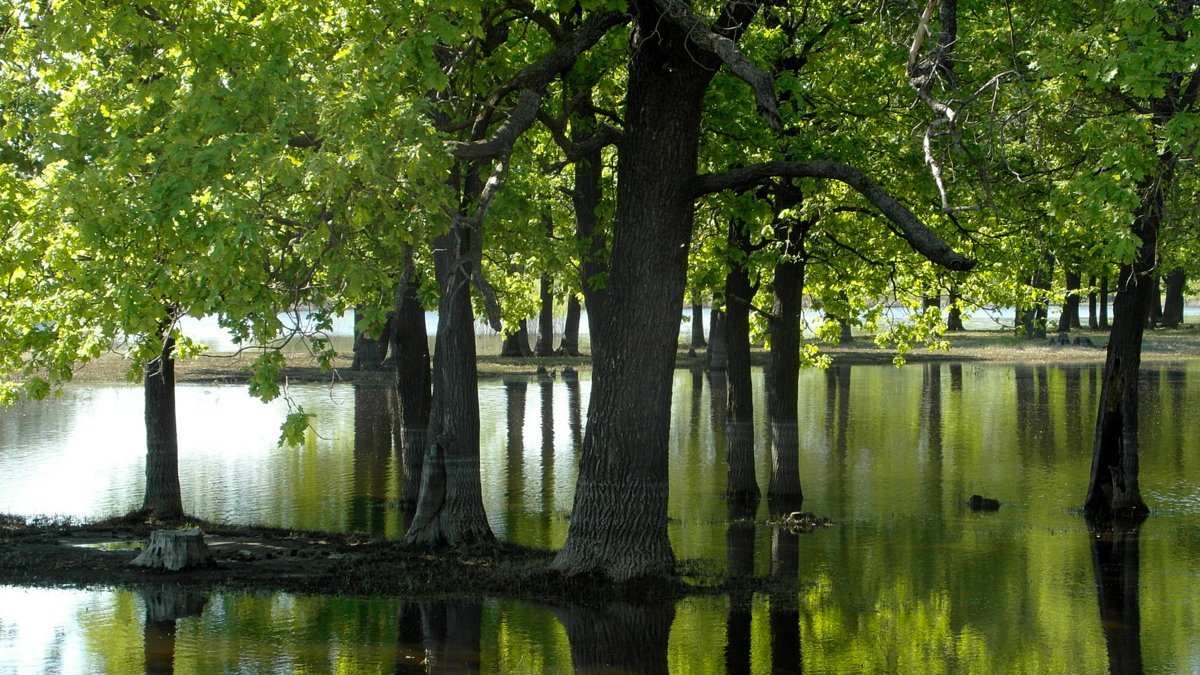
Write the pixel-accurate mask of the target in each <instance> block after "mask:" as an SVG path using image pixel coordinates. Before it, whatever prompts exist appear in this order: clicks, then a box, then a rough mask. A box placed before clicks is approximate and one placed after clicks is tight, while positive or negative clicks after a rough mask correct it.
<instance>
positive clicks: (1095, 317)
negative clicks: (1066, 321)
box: [1088, 277, 1100, 330]
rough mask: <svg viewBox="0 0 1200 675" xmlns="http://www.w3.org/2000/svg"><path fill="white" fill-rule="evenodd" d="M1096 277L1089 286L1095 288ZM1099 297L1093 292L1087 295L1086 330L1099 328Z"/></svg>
mask: <svg viewBox="0 0 1200 675" xmlns="http://www.w3.org/2000/svg"><path fill="white" fill-rule="evenodd" d="M1096 283H1097V280H1096V277H1092V278H1091V285H1092V287H1093V288H1094V287H1095V286H1096ZM1099 311H1100V307H1099V295H1098V293H1097V292H1096V291H1095V290H1093V291H1091V292H1089V293H1088V328H1091V329H1092V330H1095V329H1097V328H1099V327H1100V313H1099Z"/></svg>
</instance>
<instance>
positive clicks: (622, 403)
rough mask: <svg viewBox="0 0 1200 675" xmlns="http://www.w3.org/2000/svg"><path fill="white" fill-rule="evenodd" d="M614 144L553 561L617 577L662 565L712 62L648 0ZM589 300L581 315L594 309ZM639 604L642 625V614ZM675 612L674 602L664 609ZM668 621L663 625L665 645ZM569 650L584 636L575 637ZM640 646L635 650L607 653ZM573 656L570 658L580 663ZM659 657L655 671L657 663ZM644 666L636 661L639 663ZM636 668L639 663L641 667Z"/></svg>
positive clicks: (667, 567)
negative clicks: (579, 422) (573, 471)
mask: <svg viewBox="0 0 1200 675" xmlns="http://www.w3.org/2000/svg"><path fill="white" fill-rule="evenodd" d="M632 4H636V5H637V9H638V10H639V11H638V12H637V13H635V18H634V22H635V24H636V25H635V27H634V29H633V30H632V34H631V41H632V45H633V47H632V49H631V55H630V61H629V68H628V72H629V79H628V89H627V92H628V93H627V96H626V114H625V137H624V140H623V142H622V143H621V144H620V146H619V150H618V160H617V170H618V175H619V180H618V184H617V209H616V217H615V219H614V225H613V228H614V230H613V244H612V256H611V267H610V271H609V275H608V286H607V291H606V296H605V297H606V299H605V302H606V303H611V305H612V306H613V307H619V308H620V311H612V312H607V314H608V316H606V317H605V321H604V326H605V327H604V330H603V331H602V332H601V333H599V334H597V333H596V331H595V324H593V335H594V336H595V335H598V336H599V337H601V338H602V339H601V340H598V341H594V342H593V345H592V354H593V357H592V361H593V364H594V365H593V376H592V393H591V402H590V406H589V409H588V417H587V419H588V422H587V432H586V434H585V437H584V441H583V455H582V457H581V458H580V466H579V479H578V482H577V484H576V492H575V504H574V510H573V514H572V517H571V525H570V529H569V531H568V534H567V540H566V543H565V544H564V546H563V548H562V550H560V551H559V553H558V556H557V557H556V558H555V560H554V567H555V568H556V569H558V570H560V571H563V572H565V573H567V574H585V573H591V572H600V573H602V574H604V575H606V576H608V577H609V578H611V579H614V580H617V581H623V580H627V579H633V578H638V577H645V576H653V575H660V574H666V573H670V572H671V571H672V570H673V569H674V567H675V554H674V552H673V551H672V550H671V544H670V540H669V539H668V538H667V459H668V454H667V448H668V446H669V439H670V424H671V421H670V420H671V414H670V413H671V384H672V375H673V373H674V370H675V358H676V353H677V350H678V345H679V322H678V317H679V316H681V315H682V312H683V290H684V282H685V279H686V276H687V252H688V243H689V242H690V241H691V234H692V217H693V203H692V199H693V198H692V189H693V188H692V181H693V180H694V178H695V175H696V161H697V151H698V144H699V137H700V116H701V108H702V102H703V99H704V92H705V89H706V88H707V86H708V82H709V80H710V79H711V78H712V76H713V74H714V72H715V68H714V65H715V64H713V63H707V62H706V61H707V60H706V59H697V57H696V56H695V54H694V53H692V51H690V50H689V49H688V48H687V44H686V41H687V35H686V34H685V32H684V31H682V30H680V29H678V28H675V27H673V25H672V24H671V22H669V21H664V20H662V17H661V16H660V15H659V13H658V10H657V9H656V7H655V6H654V5H653V3H650V2H635V3H632ZM590 311H591V310H590V306H589V313H590ZM645 614H646V613H645V612H644V611H643V612H640V613H638V615H639V616H642V617H644V618H642V619H639V620H638V622H637V623H638V624H642V623H645V622H646V621H649V617H646V616H645ZM667 614H668V616H670V615H671V614H673V610H672V611H670V612H668V613H667ZM669 628H670V622H669V621H667V622H666V624H665V626H663V627H662V631H663V637H662V644H663V645H664V651H663V652H662V654H663V656H665V644H666V637H665V634H666V631H667V630H668V629H669ZM571 643H572V651H573V652H574V651H576V650H580V649H583V648H584V647H583V646H582V645H583V643H580V642H579V641H578V640H576V639H575V638H574V636H572V639H571ZM608 653H609V654H622V653H626V654H629V656H630V657H631V658H642V657H645V656H648V655H647V654H644V653H642V652H639V651H636V650H634V651H623V650H620V649H618V650H616V651H609V652H608ZM581 663H586V662H581V661H579V660H577V661H576V662H575V664H576V667H577V668H578V667H580V664H581ZM665 668H666V661H665V658H663V659H662V665H661V666H660V667H659V668H658V669H659V670H665ZM639 670H640V669H639ZM643 672H644V671H643Z"/></svg>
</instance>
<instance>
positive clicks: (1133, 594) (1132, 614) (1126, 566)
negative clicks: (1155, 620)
mask: <svg viewBox="0 0 1200 675" xmlns="http://www.w3.org/2000/svg"><path fill="white" fill-rule="evenodd" d="M1141 527H1142V521H1141V520H1138V521H1136V522H1120V521H1116V522H1100V523H1097V522H1089V523H1088V534H1089V537H1090V540H1091V545H1092V573H1093V574H1094V575H1095V577H1096V597H1097V599H1098V600H1099V601H1100V624H1101V626H1102V627H1103V629H1104V642H1105V645H1106V646H1107V647H1108V669H1109V672H1111V673H1140V672H1142V635H1141V630H1142V621H1141V608H1140V607H1139V604H1138V603H1139V600H1138V534H1139V532H1140V531H1141Z"/></svg>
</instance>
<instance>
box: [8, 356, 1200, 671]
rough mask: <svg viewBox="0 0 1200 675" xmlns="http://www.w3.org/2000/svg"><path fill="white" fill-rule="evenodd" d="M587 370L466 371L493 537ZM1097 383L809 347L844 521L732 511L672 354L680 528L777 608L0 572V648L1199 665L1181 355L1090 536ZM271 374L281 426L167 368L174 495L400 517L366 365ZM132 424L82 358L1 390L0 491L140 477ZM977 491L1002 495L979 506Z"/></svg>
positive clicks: (359, 526)
mask: <svg viewBox="0 0 1200 675" xmlns="http://www.w3.org/2000/svg"><path fill="white" fill-rule="evenodd" d="M757 383H758V388H759V394H758V400H756V409H757V410H759V411H760V413H759V416H760V418H761V410H762V409H763V408H764V402H763V400H762V393H761V384H762V380H761V376H758V379H757ZM589 391H590V382H589V380H588V378H587V375H586V373H585V374H583V375H582V376H581V377H580V378H579V379H578V380H566V379H564V378H563V377H561V376H560V377H558V378H555V379H553V380H539V379H533V378H530V379H524V380H514V381H502V380H491V381H485V382H483V383H481V385H480V405H481V408H482V413H483V415H482V418H483V421H482V434H481V435H482V443H483V450H482V452H483V460H482V461H483V465H484V466H483V481H484V494H485V506H486V508H487V512H488V515H489V518H490V520H491V524H492V527H493V529H494V530H495V532H496V534H497V536H499V537H501V538H503V539H506V540H509V541H515V542H519V543H524V544H530V545H535V546H544V547H557V546H560V545H561V544H562V542H563V540H564V539H565V537H566V529H567V520H566V516H567V514H568V512H569V510H570V508H571V500H572V497H573V489H574V479H575V474H576V471H577V447H578V443H579V439H580V437H581V435H582V429H583V423H584V420H583V416H584V411H586V409H587V400H588V395H589ZM1098 391H1099V373H1098V371H1097V369H1094V368H1092V367H1056V366H1033V365H1030V366H1011V365H998V364H989V365H971V364H966V365H949V364H938V365H921V364H913V365H909V366H906V367H904V368H901V369H896V368H893V367H891V366H853V367H840V368H835V369H830V370H829V371H827V372H819V371H812V372H805V373H803V374H802V386H801V398H802V400H801V402H800V413H801V420H802V422H801V426H802V429H801V471H802V476H801V478H802V482H803V486H804V490H805V504H804V508H805V509H806V510H811V511H815V512H816V513H818V514H820V515H824V516H829V517H831V518H832V519H833V520H834V521H835V524H834V525H833V526H832V527H830V528H827V529H821V530H818V531H816V532H813V533H810V534H801V535H797V534H792V533H789V532H788V531H787V530H783V529H778V528H774V527H771V526H769V525H768V524H767V522H766V521H767V519H768V515H767V512H766V507H765V505H764V506H763V507H762V508H760V511H759V513H758V516H757V518H756V520H755V522H753V523H748V522H737V523H733V524H731V523H730V522H729V518H728V514H727V508H726V503H725V501H724V500H723V499H722V495H723V494H724V482H725V463H724V425H723V414H724V413H723V406H724V403H723V401H724V398H723V397H724V389H723V386H722V383H721V382H720V380H719V379H715V378H714V377H713V376H711V375H707V374H704V373H691V372H687V371H679V372H678V373H677V374H676V380H675V396H674V403H673V413H672V414H673V433H672V440H671V448H670V452H671V496H670V516H671V525H670V536H671V540H672V543H673V545H674V547H675V551H676V554H677V555H678V556H679V557H680V558H693V559H695V558H698V559H702V560H704V561H706V562H705V563H704V564H706V565H709V566H712V567H715V568H719V569H728V570H731V571H738V572H743V571H753V573H755V574H757V575H764V576H765V575H776V576H786V577H789V578H794V579H798V580H800V581H801V582H802V590H801V591H800V594H799V598H798V607H799V609H798V610H796V609H791V610H789V609H786V607H787V606H789V605H790V606H793V607H794V606H796V605H797V603H795V602H791V603H787V604H784V603H781V602H780V601H779V600H780V599H779V598H773V597H771V596H770V595H769V594H755V595H748V596H745V597H742V596H735V597H716V598H693V599H688V600H684V601H682V602H680V603H678V604H677V605H674V606H659V607H634V606H630V605H615V606H610V607H599V608H596V607H592V608H586V609H585V608H570V607H542V606H537V605H532V604H528V603H520V602H513V601H506V600H496V599H476V600H474V601H469V602H448V601H438V602H433V601H420V602H414V601H410V600H409V599H404V598H379V599H366V600H364V599H342V598H324V597H311V596H292V595H287V594H264V595H253V594H213V595H210V596H205V597H188V598H182V599H180V598H170V597H169V598H167V599H164V598H161V597H157V595H156V594H157V593H159V592H158V591H155V590H153V589H151V590H144V591H131V590H122V589H99V590H90V591H77V590H60V589H28V588H17V587H0V672H3V673H7V672H10V671H14V672H114V673H119V672H126V671H128V672H166V671H169V670H170V669H171V668H172V667H173V668H174V669H175V671H176V672H206V673H207V672H299V671H310V672H330V671H339V672H379V671H388V672H393V671H400V672H405V671H413V672H422V671H424V670H426V669H432V670H437V671H451V672H454V671H462V670H479V671H482V672H564V671H570V670H572V669H578V670H586V669H603V670H606V671H616V672H621V671H628V672H644V671H646V670H655V669H657V670H662V669H670V670H671V671H675V672H705V673H708V672H711V673H721V672H728V673H741V672H745V673H766V672H772V671H775V672H780V671H782V672H789V671H792V672H795V671H801V670H803V671H807V672H817V673H822V672H829V673H835V672H848V671H849V672H1039V673H1040V672H1063V671H1069V672H1088V673H1090V672H1105V671H1107V670H1109V666H1110V664H1114V667H1115V669H1118V670H1120V669H1127V668H1128V667H1130V664H1136V665H1138V667H1140V668H1142V669H1144V670H1146V671H1149V672H1164V673H1167V672H1171V673H1173V672H1197V671H1200V605H1198V604H1197V603H1196V601H1195V599H1196V598H1198V597H1200V437H1198V436H1197V435H1196V433H1195V430H1196V429H1200V405H1198V404H1200V364H1188V365H1186V366H1163V365H1159V364H1150V365H1149V366H1147V368H1146V370H1145V372H1144V376H1143V390H1142V406H1143V420H1142V426H1141V430H1142V486H1143V491H1144V494H1145V497H1146V500H1147V502H1148V503H1149V504H1150V506H1151V508H1152V509H1153V510H1154V514H1153V516H1152V517H1151V518H1150V519H1149V521H1147V523H1146V524H1145V525H1144V526H1143V527H1142V528H1141V531H1140V536H1137V537H1132V536H1124V537H1116V538H1115V539H1112V540H1110V539H1103V538H1102V539H1097V538H1095V537H1093V536H1092V535H1091V534H1090V533H1089V532H1088V530H1087V528H1086V525H1085V523H1084V521H1083V519H1082V517H1080V516H1079V515H1078V514H1077V512H1076V509H1077V507H1078V506H1079V505H1080V504H1081V503H1082V501H1083V497H1084V492H1085V489H1086V478H1087V472H1088V467H1089V462H1090V439H1091V432H1092V424H1093V420H1094V415H1095V409H1096V397H1097V394H1098ZM289 395H290V397H291V398H292V400H293V401H294V402H295V403H299V404H302V405H303V406H304V407H305V409H306V410H309V411H311V412H315V413H316V414H317V419H316V426H317V430H316V431H315V433H312V434H310V436H309V438H308V440H307V442H306V443H305V444H304V445H303V446H302V447H300V448H290V449H288V448H280V447H277V445H276V443H275V440H276V438H277V436H278V425H279V423H280V421H281V420H282V418H283V416H284V414H285V413H286V404H284V403H282V402H280V403H276V404H271V405H264V404H262V403H259V402H258V401H257V400H255V399H252V398H250V397H249V396H247V395H246V393H245V391H244V389H243V388H241V387H227V386H181V387H180V388H179V394H178V410H179V418H180V438H181V444H182V447H181V449H180V466H181V475H182V482H183V490H184V506H185V508H186V509H187V510H188V511H189V512H192V513H195V514H197V515H199V516H201V517H204V518H209V519H214V520H224V521H230V522H238V523H261V524H267V525H277V526H286V527H298V528H306V529H330V530H343V531H361V532H371V533H375V534H380V535H384V536H388V537H400V536H402V535H403V533H404V528H405V514H404V512H402V511H401V510H400V509H399V508H398V507H397V504H398V501H399V499H400V497H401V496H402V495H401V493H400V490H401V489H402V487H401V486H402V476H401V475H400V473H399V472H400V471H401V466H400V463H399V461H398V457H397V455H396V453H395V452H394V450H393V441H392V428H391V411H392V409H393V400H392V398H391V397H390V396H389V395H388V393H387V391H386V390H383V389H368V388H353V387H350V386H345V385H341V386H335V387H328V386H319V385H306V386H300V387H297V386H293V387H292V388H291V390H290V391H289ZM758 428H759V430H760V432H759V438H758V439H757V442H758V447H759V452H758V480H759V484H760V485H762V486H763V487H764V488H765V486H766V481H767V478H768V471H769V465H770V462H769V457H768V456H767V453H766V451H765V448H766V439H765V437H764V436H763V433H762V431H761V430H762V428H763V425H762V424H759V425H758ZM142 433H143V432H142V427H141V392H140V390H139V389H136V388H124V387H73V388H71V389H69V390H68V391H67V392H66V394H65V395H64V396H63V397H62V398H60V399H56V400H51V401H43V402H39V403H31V404H27V405H23V406H21V407H18V408H15V409H12V410H9V411H6V412H4V413H0V512H8V513H18V514H25V515H36V514H60V515H70V516H76V517H84V518H86V517H96V516H103V515H111V514H117V513H122V512H125V511H128V510H130V509H131V508H134V507H136V506H138V505H139V504H140V502H141V481H142V461H143V453H144V445H143V444H144V439H143V436H142ZM972 494H983V495H986V496H988V497H994V498H997V499H999V500H1000V501H1001V502H1003V506H1002V507H1001V509H1000V511H999V512H995V513H976V512H972V511H970V510H969V509H967V508H966V505H965V502H966V500H967V498H968V497H969V496H970V495H972ZM161 593H166V594H167V595H168V596H170V593H169V592H167V591H161ZM164 605H168V606H173V607H176V608H177V611H173V612H167V613H164V612H163V611H162V610H161V608H162V607H163V606H164Z"/></svg>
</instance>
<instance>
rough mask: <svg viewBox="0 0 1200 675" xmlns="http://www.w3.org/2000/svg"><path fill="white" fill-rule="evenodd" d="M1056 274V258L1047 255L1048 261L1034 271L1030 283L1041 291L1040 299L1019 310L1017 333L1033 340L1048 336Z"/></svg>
mask: <svg viewBox="0 0 1200 675" xmlns="http://www.w3.org/2000/svg"><path fill="white" fill-rule="evenodd" d="M1053 275H1054V259H1053V257H1051V256H1047V257H1046V261H1045V262H1044V263H1043V265H1042V266H1041V267H1039V268H1038V269H1037V271H1035V272H1034V273H1033V278H1032V279H1031V280H1030V282H1029V285H1030V286H1031V287H1033V288H1034V289H1035V290H1037V291H1039V293H1038V296H1039V298H1038V300H1037V301H1035V302H1034V303H1033V305H1031V306H1029V307H1025V308H1021V309H1019V310H1018V312H1017V334H1018V335H1023V336H1025V337H1026V338H1029V339H1031V340H1037V339H1045V338H1046V320H1047V317H1048V315H1049V313H1050V299H1049V292H1050V279H1051V277H1053Z"/></svg>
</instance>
